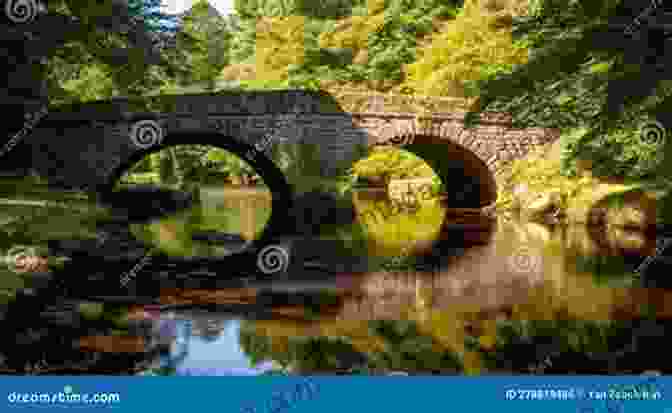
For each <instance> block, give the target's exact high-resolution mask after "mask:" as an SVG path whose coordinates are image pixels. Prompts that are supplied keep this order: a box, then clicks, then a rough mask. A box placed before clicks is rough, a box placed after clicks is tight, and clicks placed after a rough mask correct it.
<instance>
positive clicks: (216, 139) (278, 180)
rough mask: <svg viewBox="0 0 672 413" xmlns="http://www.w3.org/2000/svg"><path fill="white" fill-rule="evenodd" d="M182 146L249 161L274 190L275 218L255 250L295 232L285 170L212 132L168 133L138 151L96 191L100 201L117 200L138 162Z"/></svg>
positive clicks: (236, 141)
mask: <svg viewBox="0 0 672 413" xmlns="http://www.w3.org/2000/svg"><path fill="white" fill-rule="evenodd" d="M179 145H206V146H212V147H216V148H219V149H223V150H226V151H228V152H231V153H233V154H235V155H237V156H238V157H240V158H241V159H243V160H245V162H247V163H248V164H249V165H250V166H251V167H252V168H253V169H254V170H255V172H257V173H258V174H259V175H260V176H261V178H262V179H263V181H264V183H265V184H266V185H267V186H268V188H269V190H270V191H271V196H272V203H271V216H270V217H269V220H268V222H267V223H266V226H265V228H264V230H263V232H262V234H261V236H260V237H259V238H258V239H257V240H254V241H253V242H252V245H251V246H252V247H253V248H254V247H259V246H263V245H266V244H268V243H271V242H274V241H275V240H276V239H278V238H280V237H282V236H284V235H285V234H287V233H288V231H290V230H291V229H292V227H291V224H289V222H290V220H289V219H288V216H289V213H290V211H291V210H292V206H293V202H294V193H293V189H292V187H291V186H290V185H289V184H288V182H287V181H286V179H285V176H284V174H283V173H282V171H281V170H280V169H279V168H278V167H277V166H276V165H275V163H274V162H273V161H272V160H271V159H270V158H268V157H267V156H266V155H265V154H264V153H263V152H261V151H258V150H257V149H256V148H255V147H254V146H253V145H250V144H248V143H246V142H242V141H241V140H240V139H236V138H232V137H226V136H222V135H221V134H218V133H212V132H209V131H189V132H185V131H181V132H172V133H169V134H167V135H166V136H165V138H164V139H163V140H162V142H161V143H160V144H157V145H153V146H149V147H146V148H143V149H139V150H136V151H134V152H133V153H132V154H130V155H129V156H128V157H126V158H125V159H124V161H123V162H121V163H120V164H118V165H117V166H115V168H114V169H113V170H112V171H111V172H110V173H109V174H108V175H107V179H106V181H105V183H104V184H102V185H100V186H98V187H97V188H96V192H97V193H98V196H99V199H100V200H101V201H102V202H103V203H105V202H106V201H107V200H109V199H110V198H111V197H113V196H114V188H115V185H116V183H117V182H118V180H119V179H120V178H121V176H122V175H123V174H124V173H125V172H126V171H128V169H129V168H131V167H132V166H133V165H135V164H136V163H137V162H139V161H141V160H142V159H144V158H145V157H146V156H148V155H149V154H151V153H154V152H158V151H161V150H164V149H167V148H169V147H173V146H179Z"/></svg>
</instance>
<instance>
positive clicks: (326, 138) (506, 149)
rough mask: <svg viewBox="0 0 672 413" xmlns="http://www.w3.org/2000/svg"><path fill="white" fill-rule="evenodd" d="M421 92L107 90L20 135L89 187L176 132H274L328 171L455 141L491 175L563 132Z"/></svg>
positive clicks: (67, 178) (248, 138)
mask: <svg viewBox="0 0 672 413" xmlns="http://www.w3.org/2000/svg"><path fill="white" fill-rule="evenodd" d="M420 100H421V101H422V102H425V104H427V103H429V104H430V105H431V107H432V111H431V112H430V113H427V112H425V114H423V115H422V118H418V117H417V113H418V109H417V108H418V106H417V105H416V102H417V101H418V98H415V97H412V96H407V95H388V94H384V95H383V94H381V95H369V94H363V93H350V94H345V95H340V96H339V97H338V99H337V98H334V97H333V96H332V95H329V94H326V93H324V94H316V93H311V92H302V91H277V92H275V91H274V92H236V93H219V94H202V95H175V96H158V97H150V98H142V99H131V98H123V99H112V100H108V101H103V102H91V103H85V104H79V105H73V106H68V107H64V108H61V109H59V110H57V111H53V112H52V113H50V114H49V115H48V116H47V118H46V119H45V120H43V121H42V122H40V124H39V125H38V128H37V129H36V130H35V131H34V132H33V133H32V134H31V135H30V137H29V138H27V139H26V141H27V143H28V144H29V145H31V150H32V153H33V168H35V169H36V170H37V171H38V173H40V174H42V175H45V176H48V177H50V178H52V179H54V180H55V181H61V182H67V184H68V185H69V186H73V187H79V188H87V187H91V186H92V185H96V184H97V183H100V182H102V181H104V180H105V179H106V177H107V176H108V174H109V173H110V172H111V170H112V169H114V168H115V167H116V166H117V165H119V164H120V163H121V162H123V160H125V159H126V158H128V157H129V156H130V155H131V154H132V153H134V152H136V151H138V150H139V149H140V147H141V146H143V145H144V146H145V147H149V146H151V145H152V144H156V143H158V142H159V141H161V140H162V139H164V138H165V137H169V136H170V135H171V134H174V133H183V134H184V133H191V132H200V133H202V132H206V133H207V132H210V133H212V134H213V135H214V136H216V135H217V134H220V135H222V139H230V138H235V139H239V140H242V141H244V142H248V143H251V144H254V143H255V142H259V141H260V140H261V139H262V137H263V136H264V134H269V133H270V135H271V136H272V138H273V139H275V141H273V142H274V143H275V142H279V141H285V142H289V143H316V144H319V147H320V154H319V156H320V160H321V161H322V163H323V165H324V166H323V170H322V171H321V173H322V174H323V175H324V176H334V175H337V174H339V173H342V172H344V171H345V169H346V168H347V167H350V166H351V165H352V163H354V162H355V161H356V160H357V159H358V157H360V156H362V153H363V152H362V149H366V148H369V147H371V146H373V145H396V146H399V147H405V148H407V147H410V146H409V145H410V144H413V143H418V142H420V143H422V142H423V139H424V142H431V143H452V144H457V146H459V147H460V148H462V149H466V152H471V153H473V154H475V155H476V157H477V158H478V159H479V160H480V161H481V162H482V164H483V165H485V166H486V167H487V169H488V170H489V171H490V173H491V174H492V175H494V173H495V172H496V171H497V170H499V169H500V168H501V167H502V166H503V165H504V164H505V163H506V162H508V161H510V160H512V159H516V158H520V157H523V156H525V155H526V154H527V153H529V152H530V150H532V149H533V148H534V147H537V146H540V145H544V144H546V143H549V142H552V141H554V140H555V139H557V138H558V137H559V131H557V130H553V129H543V128H528V129H513V128H512V127H511V118H510V116H508V115H506V114H500V113H488V114H484V115H482V116H481V123H480V124H478V125H477V126H475V127H474V128H469V129H467V128H465V126H464V116H465V114H466V113H467V107H466V105H467V103H466V102H465V101H463V100H457V99H449V98H420ZM287 116H289V118H288V117H287ZM148 120H151V121H153V122H155V123H153V122H150V123H148V122H146V121H148ZM142 121H145V122H143V123H140V122H142ZM427 139H430V140H427ZM139 141H141V142H140V144H139V143H138V142H139ZM82 168H83V169H82Z"/></svg>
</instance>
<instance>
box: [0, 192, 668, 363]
mask: <svg viewBox="0 0 672 413" xmlns="http://www.w3.org/2000/svg"><path fill="white" fill-rule="evenodd" d="M201 199H202V206H201V207H199V208H191V209H190V210H187V211H183V212H179V213H176V214H173V215H171V216H169V217H166V218H161V219H158V220H155V221H152V222H150V223H144V224H132V225H131V226H130V227H131V228H130V229H131V232H132V233H133V234H134V235H135V236H136V237H137V238H139V239H141V240H143V241H145V242H147V243H151V244H152V245H154V246H156V247H157V248H159V249H160V250H161V251H162V252H164V253H166V254H167V255H170V256H207V257H213V256H222V255H226V254H228V253H230V252H232V251H235V250H236V249H237V248H240V247H241V244H240V243H236V242H231V243H229V244H228V245H224V246H221V245H219V246H212V245H209V244H208V243H206V242H201V241H194V240H193V239H192V236H193V234H194V233H197V232H203V231H206V232H207V231H219V232H226V233H236V234H239V235H240V239H241V240H242V241H241V242H244V241H245V240H249V239H252V238H253V237H255V235H256V234H258V233H259V231H260V229H261V228H263V225H264V223H265V221H266V220H267V219H268V216H269V212H270V210H269V206H270V197H269V195H268V193H267V192H264V191H263V190H257V189H233V188H228V189H217V188H203V189H202V192H201ZM353 204H354V209H355V212H356V214H355V215H356V216H357V219H356V220H355V222H353V223H352V224H350V225H343V224H341V225H337V226H331V227H329V228H327V229H325V230H324V231H322V233H321V234H320V235H319V236H316V237H314V238H308V239H304V240H302V241H297V242H298V244H297V245H296V246H295V248H296V250H297V251H299V250H300V251H301V252H302V253H303V251H309V252H308V253H306V254H305V255H306V256H310V261H311V262H315V263H316V267H315V268H318V269H317V270H305V271H304V270H296V271H294V272H292V271H290V274H289V276H288V277H285V278H279V279H267V280H263V279H255V280H247V281H246V282H245V283H242V284H241V283H239V284H238V285H232V286H231V287H230V288H228V287H227V288H219V289H216V290H215V289H202V288H198V285H197V284H196V285H194V286H192V287H190V288H180V289H175V288H168V287H166V288H164V289H162V291H161V297H160V302H161V304H162V305H163V306H164V307H162V308H158V307H156V306H152V305H145V306H142V305H132V306H129V305H121V304H119V305H112V304H109V303H108V304H105V306H104V307H101V306H99V305H98V304H96V303H93V300H89V301H92V303H89V304H86V305H88V306H89V307H91V308H96V309H98V310H95V311H93V313H95V314H94V315H90V314H89V315H88V316H87V317H85V323H83V322H81V318H82V317H81V316H80V315H79V314H80V312H81V311H80V312H78V311H77V308H78V307H77V306H79V305H80V303H81V302H82V301H83V299H81V298H79V299H76V300H75V299H68V298H67V297H65V298H64V299H63V301H64V302H68V303H69V304H68V305H69V307H68V306H65V304H63V305H61V307H62V308H61V307H58V305H56V307H54V309H52V310H51V313H52V314H56V315H54V316H53V317H52V318H49V317H47V316H46V315H45V314H44V313H43V314H41V315H39V316H35V317H34V318H26V319H22V320H21V321H17V320H15V319H12V317H13V316H12V313H8V314H7V315H6V317H5V321H4V322H5V325H7V326H8V327H6V328H5V334H6V335H15V336H16V337H18V338H17V342H21V343H28V344H24V347H23V350H25V349H26V348H27V347H25V346H27V345H30V346H32V347H31V348H32V349H33V350H32V353H31V354H32V356H26V355H25V351H23V350H22V351H18V350H17V349H16V348H14V347H12V346H8V345H5V346H4V347H3V349H2V351H4V356H3V359H2V361H3V363H4V364H5V366H6V368H5V370H4V371H6V372H7V373H10V374H12V373H13V374H16V373H19V374H22V373H25V372H26V368H28V369H31V368H32V369H33V370H34V371H37V372H38V373H39V372H40V371H43V372H49V371H59V370H58V367H54V366H57V365H60V366H62V367H61V368H62V369H63V368H65V366H72V365H75V364H77V363H80V364H82V366H83V367H81V369H80V370H81V372H82V373H94V372H105V373H111V374H158V375H240V374H245V375H248V374H263V373H266V372H285V373H289V372H294V373H302V374H309V373H346V374H348V373H349V374H359V373H361V374H389V373H390V372H400V371H403V372H406V373H408V374H463V373H468V374H488V373H496V372H505V373H538V374H567V373H593V374H595V373H641V372H643V371H645V370H658V371H663V372H666V373H669V372H670V371H671V367H672V366H671V365H670V361H668V359H669V358H668V357H665V356H663V354H665V353H664V351H665V348H666V347H669V345H670V344H672V343H670V342H668V340H669V338H672V334H667V328H668V327H667V323H668V321H667V320H668V319H669V317H670V315H671V314H672V296H670V292H669V291H670V290H667V289H665V288H661V287H658V288H652V287H644V285H645V284H644V283H643V280H641V279H640V278H639V277H638V276H636V275H635V274H634V269H635V268H636V267H637V266H638V265H639V264H640V263H641V262H642V260H643V259H644V257H645V256H647V255H649V254H653V251H654V249H655V237H654V236H651V235H646V234H643V233H639V232H632V231H626V230H620V229H611V230H606V229H601V228H588V227H584V226H571V227H567V226H555V227H550V226H544V225H540V224H534V223H525V222H517V221H505V220H503V219H497V220H492V219H490V218H488V217H486V216H484V215H481V214H478V213H474V212H473V211H451V210H447V209H446V208H445V207H443V206H442V205H441V204H440V203H438V202H429V203H426V204H423V206H422V207H421V208H419V209H417V210H415V211H404V210H400V208H398V207H396V206H394V205H392V204H391V203H390V201H389V200H387V198H386V197H385V195H384V194H380V193H378V192H375V191H359V192H358V193H356V194H355V196H354V198H353ZM3 211H4V212H5V214H4V215H5V217H4V218H3V220H2V222H3V224H2V231H3V232H2V236H3V237H4V238H5V239H4V243H3V247H5V248H9V247H10V246H12V245H16V244H18V243H24V244H31V245H32V244H39V243H41V242H43V241H44V240H48V239H54V238H60V239H66V238H86V237H91V236H95V234H96V228H95V226H92V224H91V222H92V221H91V219H90V215H91V214H90V212H88V213H82V214H81V215H80V214H77V213H73V212H72V211H70V212H67V213H66V212H65V211H63V210H58V209H51V210H46V209H45V208H39V207H33V206H12V207H11V208H10V207H9V206H8V207H6V208H5V207H3ZM20 216H24V217H26V216H29V217H31V218H30V219H26V218H23V219H21V218H18V217H20ZM54 216H58V217H60V218H59V219H54ZM398 257H403V258H398ZM220 275H221V274H220ZM1 276H2V277H3V285H2V286H3V288H4V291H5V296H6V301H8V302H12V300H16V301H17V302H18V301H20V300H22V299H24V298H22V296H18V298H15V297H14V295H13V291H15V290H16V289H17V288H20V287H22V286H24V287H30V286H31V283H34V282H36V281H35V279H37V278H35V277H33V278H31V277H27V276H26V275H17V274H15V273H13V272H11V271H4V272H3V273H2V274H1ZM178 304H179V305H180V306H177V307H175V305H178ZM171 305H172V306H174V307H170V306H171ZM63 306H65V307H63ZM166 306H168V307H166ZM89 307H87V308H89ZM260 309H262V310H263V311H260ZM206 310H207V311H206ZM96 311H97V313H96ZM100 311H102V313H100ZM14 314H16V313H14ZM14 317H15V315H14ZM84 325H85V326H86V330H85V331H83V328H84V327H82V326H84ZM668 337H669V338H668ZM22 340H23V341H22ZM120 360H121V361H120ZM122 361H123V363H122ZM59 363H60V364H59ZM25 366H28V367H25ZM31 366H32V367H31ZM36 366H37V367H36ZM46 366H50V368H52V370H49V368H48V367H46ZM115 366H116V369H115ZM40 369H41V370H40Z"/></svg>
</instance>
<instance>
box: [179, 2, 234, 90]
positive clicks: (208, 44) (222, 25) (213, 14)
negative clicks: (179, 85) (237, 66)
mask: <svg viewBox="0 0 672 413" xmlns="http://www.w3.org/2000/svg"><path fill="white" fill-rule="evenodd" d="M183 24H184V26H183V28H182V31H181V33H180V34H181V36H179V38H178V47H184V46H186V45H188V44H190V42H191V41H195V42H194V44H193V47H191V49H190V50H189V51H190V53H189V57H188V62H189V63H188V64H189V66H190V68H191V70H190V72H189V74H190V76H189V77H188V79H183V82H185V83H187V82H206V83H207V84H208V85H209V87H208V88H209V89H213V88H214V83H215V79H216V78H217V77H218V76H219V73H220V72H221V70H222V69H223V68H224V66H226V65H227V64H228V63H229V49H230V45H229V42H230V39H231V33H230V31H229V29H228V26H227V24H226V21H225V19H224V18H222V17H221V16H220V15H219V14H217V11H216V10H215V9H214V8H212V6H210V5H209V3H208V2H207V1H205V0H203V1H200V2H198V3H196V4H194V6H193V7H192V8H191V10H190V12H189V14H188V15H187V16H185V17H184V23H183ZM187 47H188V46H187Z"/></svg>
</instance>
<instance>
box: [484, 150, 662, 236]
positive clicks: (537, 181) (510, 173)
mask: <svg viewBox="0 0 672 413" xmlns="http://www.w3.org/2000/svg"><path fill="white" fill-rule="evenodd" d="M561 152H562V148H561V144H560V141H556V142H554V143H552V144H549V145H547V146H545V147H544V148H542V149H541V150H539V151H537V152H535V153H533V154H531V155H529V156H528V157H526V158H524V159H520V160H516V161H514V162H512V163H511V164H510V165H508V166H507V167H506V168H505V169H503V170H502V171H500V172H499V173H498V174H497V177H496V179H497V186H498V197H497V203H496V204H495V205H494V206H493V209H494V211H495V212H496V213H497V215H500V216H503V217H505V218H510V217H518V218H522V219H525V220H529V221H533V222H541V223H551V224H555V223H565V224H584V225H602V226H607V227H611V226H613V227H622V228H631V229H638V230H644V231H648V230H653V229H655V227H656V224H659V225H660V224H661V223H662V222H664V221H668V220H669V219H665V216H669V214H668V213H666V211H665V204H667V203H666V202H665V199H667V198H668V197H669V194H670V193H671V191H670V189H672V187H671V186H670V184H669V183H667V182H664V181H663V180H649V181H626V180H624V179H617V178H608V179H605V178H602V177H595V176H593V174H592V172H591V165H590V164H589V163H588V162H584V163H581V164H580V176H577V177H566V176H563V175H562V174H561Z"/></svg>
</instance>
